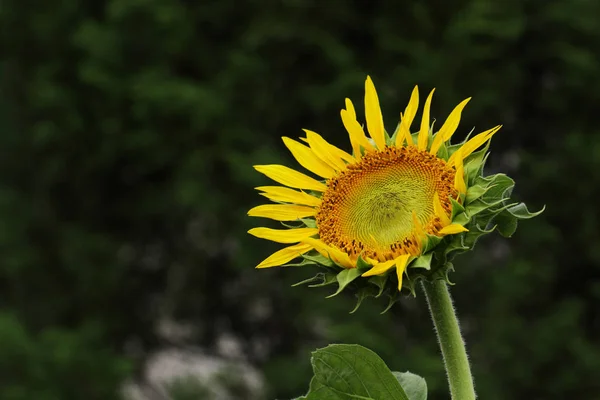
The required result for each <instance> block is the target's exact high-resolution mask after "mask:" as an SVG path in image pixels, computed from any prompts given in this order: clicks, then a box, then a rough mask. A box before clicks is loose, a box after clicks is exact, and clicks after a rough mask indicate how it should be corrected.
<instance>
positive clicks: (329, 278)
mask: <svg viewBox="0 0 600 400" xmlns="http://www.w3.org/2000/svg"><path fill="white" fill-rule="evenodd" d="M321 279H322V280H323V281H322V282H321V283H315V284H314V285H308V287H322V286H327V285H332V284H334V283H336V282H337V274H332V273H322V274H321Z"/></svg>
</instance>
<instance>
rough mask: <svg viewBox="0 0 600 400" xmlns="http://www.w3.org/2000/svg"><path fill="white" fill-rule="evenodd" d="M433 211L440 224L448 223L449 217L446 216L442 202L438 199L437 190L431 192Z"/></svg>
mask: <svg viewBox="0 0 600 400" xmlns="http://www.w3.org/2000/svg"><path fill="white" fill-rule="evenodd" d="M433 212H434V214H435V215H437V216H438V217H439V218H440V221H441V222H442V226H446V225H449V224H450V222H451V221H450V218H449V217H448V214H446V210H444V207H442V202H441V201H440V196H439V195H438V193H437V192H435V193H434V194H433Z"/></svg>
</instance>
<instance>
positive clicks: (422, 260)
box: [410, 252, 433, 270]
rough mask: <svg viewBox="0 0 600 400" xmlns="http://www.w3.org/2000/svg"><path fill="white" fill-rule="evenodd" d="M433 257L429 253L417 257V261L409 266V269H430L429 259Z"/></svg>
mask: <svg viewBox="0 0 600 400" xmlns="http://www.w3.org/2000/svg"><path fill="white" fill-rule="evenodd" d="M432 256H433V253H431V252H429V253H427V254H424V255H422V256H419V257H417V259H416V260H415V261H414V262H413V263H412V264H410V267H411V268H424V269H427V270H428V269H431V257H432Z"/></svg>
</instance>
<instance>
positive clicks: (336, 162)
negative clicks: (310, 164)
mask: <svg viewBox="0 0 600 400" xmlns="http://www.w3.org/2000/svg"><path fill="white" fill-rule="evenodd" d="M303 131H304V132H306V140H307V141H308V144H309V145H310V148H311V150H312V151H313V152H314V153H315V154H316V155H317V157H319V158H320V159H321V160H323V162H325V163H326V164H327V165H329V166H330V167H331V168H333V169H335V170H336V171H342V170H344V169H346V164H345V163H344V161H342V159H341V158H340V157H339V155H338V154H337V152H336V151H335V150H333V149H332V147H335V146H333V145H332V144H330V143H329V142H327V141H326V140H325V139H323V137H322V136H321V135H319V134H318V133H316V132H313V131H309V130H308V129H303ZM336 149H337V147H336ZM337 150H340V149H337ZM340 151H341V150H340Z"/></svg>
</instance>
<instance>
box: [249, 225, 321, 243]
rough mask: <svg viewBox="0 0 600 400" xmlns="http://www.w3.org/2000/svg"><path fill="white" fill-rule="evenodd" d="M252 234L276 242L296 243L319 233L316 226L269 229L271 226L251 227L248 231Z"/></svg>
mask: <svg viewBox="0 0 600 400" xmlns="http://www.w3.org/2000/svg"><path fill="white" fill-rule="evenodd" d="M248 233H249V234H251V235H252V236H256V237H257V238H260V239H266V240H270V241H272V242H277V243H298V242H300V241H302V239H306V238H307V237H311V236H314V235H316V234H317V233H319V230H318V229H317V228H297V229H271V228H252V229H250V230H249V231H248Z"/></svg>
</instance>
